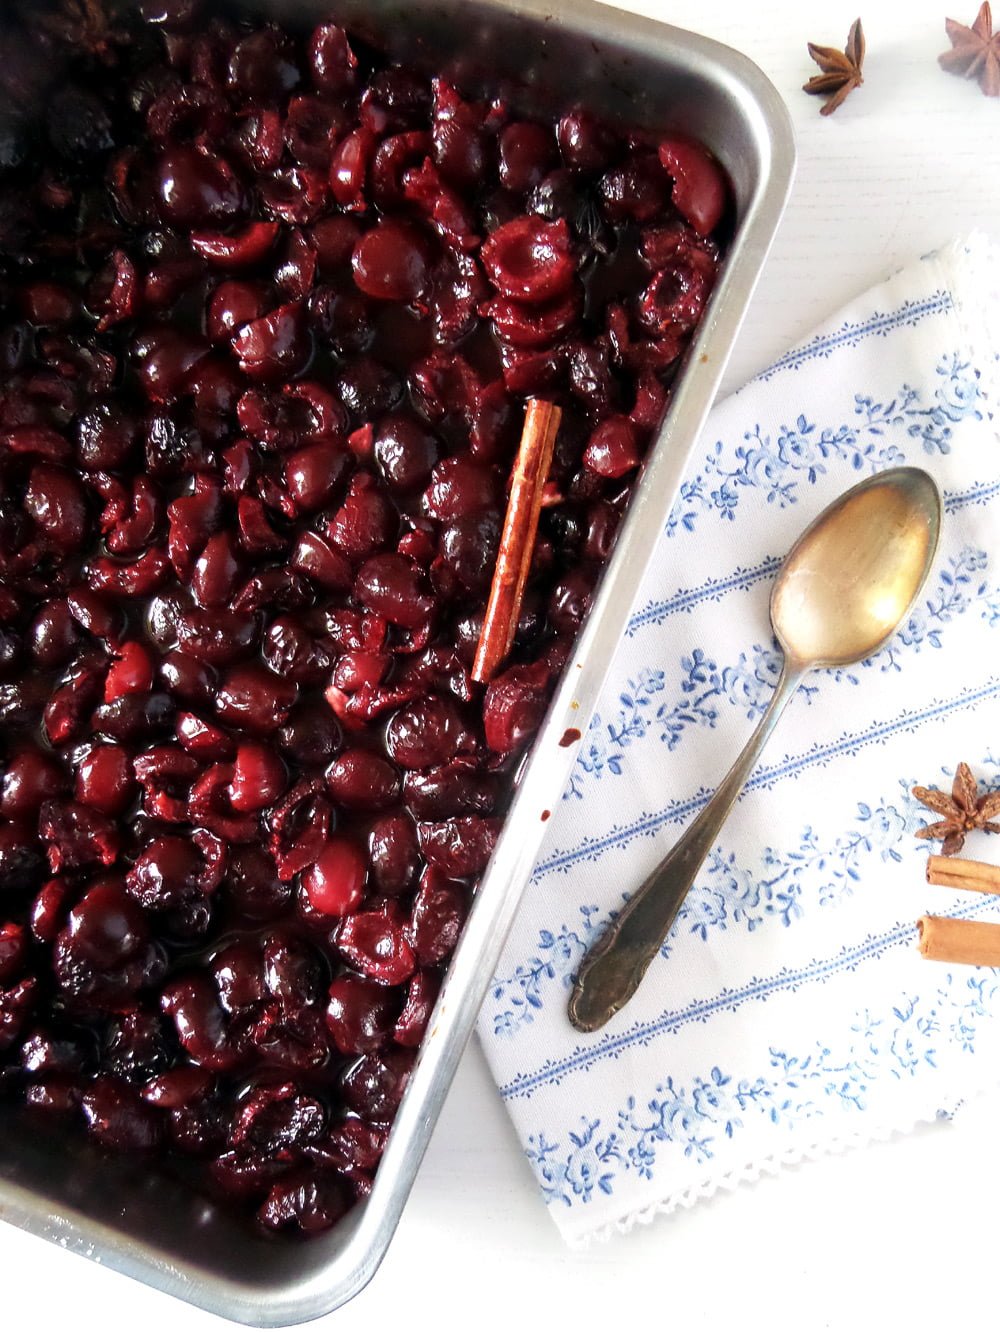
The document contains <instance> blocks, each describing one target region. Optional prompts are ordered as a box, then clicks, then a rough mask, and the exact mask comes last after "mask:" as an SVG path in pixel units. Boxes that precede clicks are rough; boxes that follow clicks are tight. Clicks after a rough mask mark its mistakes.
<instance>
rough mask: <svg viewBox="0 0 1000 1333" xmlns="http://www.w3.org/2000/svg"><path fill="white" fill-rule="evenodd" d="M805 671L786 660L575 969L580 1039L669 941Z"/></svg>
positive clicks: (621, 1001)
mask: <svg viewBox="0 0 1000 1333" xmlns="http://www.w3.org/2000/svg"><path fill="white" fill-rule="evenodd" d="M804 675H805V669H804V668H803V667H802V666H801V665H800V664H798V663H795V664H793V665H790V664H789V663H788V661H787V660H786V662H785V666H784V668H783V670H782V673H781V679H780V680H779V681H778V686H777V689H776V690H775V691H774V695H773V697H772V699H771V702H770V704H769V705H768V708H767V712H766V713H765V714H764V716H763V717H762V718H761V720H760V722H759V723H758V724H757V729H756V731H755V732H754V733H753V735H752V736H751V737H750V739H749V741H747V743H746V746H745V747H744V749H743V751H742V752H741V754H740V756H739V758H738V759H737V760H736V762H735V764H733V766H732V768H731V769H730V770H729V772H728V773H727V774H726V776H725V778H724V779H723V780H722V782H721V783H720V785H719V787H718V789H717V790H716V792H715V795H714V796H713V797H712V799H711V800H710V801H709V802H708V804H707V805H706V806H705V807H704V808H703V809H702V810H701V812H700V813H699V814H698V816H697V818H696V819H695V820H694V821H693V823H692V824H691V825H690V827H689V828H688V829H687V830H686V831H685V833H684V835H683V836H682V837H681V839H680V841H679V842H677V843H675V845H674V846H673V847H672V848H671V850H670V851H669V852H668V853H667V855H666V856H665V857H664V858H663V860H662V861H661V862H660V864H659V865H658V866H657V867H656V869H655V870H654V871H653V872H652V874H650V876H649V877H648V879H646V880H644V882H643V883H642V884H641V885H640V886H639V888H638V889H637V890H636V892H635V893H634V894H633V895H632V897H631V898H630V899H629V901H628V903H627V904H626V906H625V907H624V908H623V909H622V911H621V914H620V915H619V916H618V918H617V919H616V920H615V921H613V922H612V923H611V925H610V926H609V927H608V928H607V930H606V931H605V932H604V934H603V935H601V936H600V938H599V939H598V940H597V941H596V942H595V943H594V944H593V945H591V947H590V950H589V951H588V953H587V955H586V957H585V958H584V960H583V962H582V964H581V965H580V970H579V973H578V974H577V979H576V985H575V986H574V987H573V993H572V995H571V996H570V1001H569V1020H570V1022H571V1023H572V1024H573V1026H574V1027H575V1028H576V1029H577V1030H578V1031H580V1032H594V1031H596V1030H597V1028H600V1027H603V1026H604V1024H605V1023H607V1021H608V1020H609V1019H610V1018H612V1017H613V1016H614V1015H615V1014H616V1013H617V1012H618V1010H619V1009H621V1008H622V1007H623V1006H624V1005H626V1004H627V1003H628V1002H629V1000H630V999H631V998H632V996H633V995H634V994H635V991H636V989H637V987H638V985H639V983H640V982H641V981H642V979H643V977H644V976H645V975H646V968H647V967H649V964H650V963H651V962H652V960H653V958H654V956H655V955H656V953H657V951H658V950H659V948H660V945H661V944H662V943H663V941H664V940H665V939H666V937H667V933H668V931H669V930H670V927H671V926H672V925H673V924H674V918H675V917H676V916H677V913H678V912H679V911H680V907H681V904H682V903H683V901H684V899H685V898H686V897H687V892H688V890H689V889H690V887H691V885H692V884H693V883H694V879H695V876H696V875H697V873H698V871H699V869H700V867H701V863H702V862H703V861H704V859H705V857H706V856H707V855H708V853H709V850H710V849H711V848H712V846H713V845H714V844H715V840H716V838H717V837H718V835H719V830H720V829H721V828H722V825H723V824H724V822H725V820H726V817H727V816H728V814H729V812H730V810H731V809H732V808H733V805H734V804H735V803H736V798H737V797H738V796H739V794H740V792H741V791H742V790H743V787H744V784H745V783H746V780H747V778H748V777H749V776H750V773H751V771H752V769H753V767H754V765H755V764H756V763H757V760H758V759H759V758H760V753H761V751H762V750H763V748H764V746H765V745H766V744H767V741H768V738H769V737H770V735H771V732H772V731H773V730H774V727H775V723H776V722H777V721H778V718H779V717H780V716H781V714H782V712H783V711H784V708H785V705H786V704H787V703H788V701H789V699H790V698H791V697H792V695H793V694H794V693H795V691H796V690H797V689H798V687H799V684H800V682H801V680H802V677H803V676H804Z"/></svg>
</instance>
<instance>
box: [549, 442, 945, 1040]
mask: <svg viewBox="0 0 1000 1333" xmlns="http://www.w3.org/2000/svg"><path fill="white" fill-rule="evenodd" d="M940 527H941V498H940V496H939V495H938V491H937V487H936V486H935V485H934V482H933V481H932V480H931V478H930V477H929V476H928V475H927V473H926V472H922V471H921V470H920V469H919V468H913V467H900V468H893V469H891V470H890V471H888V472H880V473H878V474H877V475H876V476H874V477H870V478H869V479H868V480H867V481H863V482H861V483H860V485H858V486H854V487H853V488H852V489H851V490H849V491H847V492H846V493H845V494H844V495H842V496H841V497H840V499H839V500H835V501H834V503H833V504H832V505H830V506H829V508H827V509H824V511H823V512H822V514H820V515H819V517H818V518H817V519H816V520H815V521H814V522H813V523H812V524H811V525H810V527H808V528H807V529H806V531H805V532H804V533H803V534H802V536H801V537H800V538H799V540H798V541H797V542H796V543H795V545H794V546H793V547H792V549H791V551H789V553H788V555H787V556H786V557H785V561H784V563H783V565H782V566H781V569H780V571H779V573H778V577H777V580H776V581H775V584H774V587H773V589H772V590H771V628H772V629H773V631H774V635H775V638H776V639H777V640H778V643H779V644H780V645H781V648H782V651H783V652H784V655H785V661H784V666H783V668H782V672H781V678H780V680H779V681H778V685H777V688H776V689H775V691H774V697H773V698H772V700H771V703H770V705H769V706H768V709H767V712H766V713H765V714H764V716H763V717H762V718H761V720H760V722H759V724H758V726H757V730H756V731H755V732H754V734H753V735H752V736H751V737H750V740H749V741H748V742H747V745H746V747H745V749H744V750H743V753H742V754H741V755H740V757H739V758H738V759H737V760H736V763H735V764H733V766H732V768H731V769H730V770H729V772H728V774H727V775H726V777H725V778H724V780H723V781H722V783H721V785H720V786H719V788H718V790H717V791H716V793H715V795H714V796H713V797H712V799H711V800H710V801H709V802H708V804H707V805H706V806H705V807H704V809H703V810H702V811H701V813H700V814H699V815H698V817H697V818H696V819H695V820H694V822H693V823H692V824H691V826H690V827H689V828H688V830H687V832H686V833H685V834H684V835H683V837H682V838H681V839H680V841H679V842H678V843H677V844H676V845H675V846H674V847H673V849H672V850H671V851H670V852H668V853H667V855H666V856H665V857H664V859H663V860H662V861H661V862H660V864H659V865H658V866H657V867H656V869H655V870H654V871H653V873H652V874H651V875H650V876H649V878H648V879H646V880H645V881H644V883H643V884H641V885H640V887H639V888H638V890H637V891H636V892H635V893H634V894H633V895H632V897H631V898H630V899H629V901H628V903H627V905H626V906H625V908H624V909H623V910H622V912H621V915H620V916H619V917H618V918H617V920H616V921H614V922H613V923H612V924H611V925H610V926H609V927H608V929H607V930H606V931H605V932H604V934H603V935H602V936H601V937H600V938H599V939H598V940H597V941H596V943H594V944H593V945H592V946H591V948H590V951H589V952H588V953H587V955H586V957H585V958H584V960H583V963H582V964H581V967H580V971H579V974H578V976H577V980H576V985H575V986H574V987H573V993H572V995H571V996H570V1001H569V1020H570V1022H571V1023H572V1024H573V1026H574V1027H575V1028H577V1029H578V1030H579V1031H580V1032H594V1031H596V1029H597V1028H600V1027H603V1026H604V1024H605V1023H606V1022H607V1021H608V1019H610V1018H611V1017H612V1016H613V1015H614V1014H616V1013H617V1012H618V1010H619V1009H621V1008H622V1006H623V1005H626V1004H627V1003H628V1002H629V1000H630V999H631V998H632V996H633V995H634V994H635V991H636V988H637V987H638V985H639V983H640V982H641V981H642V978H643V977H644V976H645V974H646V969H647V968H648V967H649V964H650V963H651V961H652V960H653V958H654V957H655V955H656V953H657V952H658V950H659V948H660V946H661V944H662V943H663V941H664V940H665V939H666V937H667V933H668V932H669V930H670V927H671V926H672V925H673V924H674V920H675V918H676V916H677V913H678V911H679V910H680V907H681V904H682V903H683V901H684V899H685V897H686V896H687V892H688V890H689V889H690V887H691V885H692V884H693V883H694V879H695V876H696V875H697V873H698V870H699V868H700V867H701V863H702V862H703V861H704V859H705V857H706V856H707V855H708V852H709V850H710V849H711V848H712V846H713V845H714V844H715V841H716V839H717V837H718V835H719V830H720V829H721V828H722V825H723V823H724V822H725V820H726V818H727V816H728V815H729V812H730V810H731V809H732V808H733V805H734V804H735V802H736V798H737V797H738V796H739V794H740V792H741V791H742V790H743V786H744V784H745V783H746V780H747V778H748V777H749V776H750V773H751V770H752V769H753V767H754V765H755V764H756V763H757V760H758V759H759V758H760V754H761V751H762V750H763V748H764V746H765V744H766V743H767V740H768V738H769V736H770V735H771V732H772V731H773V730H774V725H775V723H776V722H777V720H778V718H779V717H780V716H781V714H782V712H783V711H784V708H785V705H786V704H787V703H788V701H789V699H790V698H791V697H792V695H793V694H794V693H795V691H796V690H797V689H798V687H799V685H800V683H801V681H802V678H803V677H804V676H805V674H806V672H807V671H811V670H812V669H813V668H814V667H839V666H847V665H849V664H850V663H852V662H859V661H860V660H861V659H862V658H864V657H869V656H870V655H871V654H872V653H874V652H877V651H878V650H879V649H880V648H881V647H882V646H883V644H884V643H886V641H887V640H888V639H890V638H891V637H892V635H893V634H894V633H895V632H896V629H897V627H898V626H899V624H900V622H901V621H902V620H903V619H904V618H905V617H906V615H907V613H908V611H909V609H910V607H911V606H912V605H913V602H914V600H915V598H916V596H917V593H918V592H919V591H920V588H921V586H922V584H923V582H924V579H925V578H926V577H927V573H928V571H929V569H930V566H931V561H932V560H933V559H934V551H935V548H936V547H937V541H938V533H939V531H940Z"/></svg>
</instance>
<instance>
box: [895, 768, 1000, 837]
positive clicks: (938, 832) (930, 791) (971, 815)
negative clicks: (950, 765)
mask: <svg viewBox="0 0 1000 1333" xmlns="http://www.w3.org/2000/svg"><path fill="white" fill-rule="evenodd" d="M913 795H914V796H915V797H916V798H917V800H918V801H919V802H920V803H921V805H926V806H927V808H928V810H933V811H934V813H935V814H936V815H943V816H944V818H943V819H941V820H939V821H938V822H937V823H935V824H928V825H927V827H926V828H922V829H918V830H917V837H918V838H931V839H937V838H943V839H944V841H943V842H942V844H941V855H942V856H953V855H954V854H955V852H960V851H961V850H962V845H963V844H964V842H965V835H966V834H967V833H971V832H972V830H973V829H982V830H983V831H984V832H986V833H1000V824H994V823H992V822H991V821H992V819H993V818H994V816H996V815H1000V791H991V792H987V794H986V795H985V796H980V795H979V789H978V787H977V784H976V779H975V778H974V777H973V776H972V769H971V768H970V767H969V765H968V764H959V766H958V768H956V769H955V780H954V782H953V783H952V784H951V796H946V795H945V793H944V792H943V791H938V789H937V788H936V787H914V788H913Z"/></svg>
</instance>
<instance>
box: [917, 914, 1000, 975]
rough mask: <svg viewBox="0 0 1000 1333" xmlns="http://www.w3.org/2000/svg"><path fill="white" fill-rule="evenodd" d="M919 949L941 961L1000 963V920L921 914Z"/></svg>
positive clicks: (989, 965) (977, 964)
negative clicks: (964, 919) (999, 921)
mask: <svg viewBox="0 0 1000 1333" xmlns="http://www.w3.org/2000/svg"><path fill="white" fill-rule="evenodd" d="M917 929H918V930H919V932H920V944H919V948H920V952H921V954H923V956H924V957H925V958H930V959H931V960H932V961H934V962H938V963H970V964H972V965H974V966H977V967H1000V924H997V923H995V922H991V921H963V920H961V919H956V918H955V917H950V916H922V917H921V918H920V920H919V921H918V922H917Z"/></svg>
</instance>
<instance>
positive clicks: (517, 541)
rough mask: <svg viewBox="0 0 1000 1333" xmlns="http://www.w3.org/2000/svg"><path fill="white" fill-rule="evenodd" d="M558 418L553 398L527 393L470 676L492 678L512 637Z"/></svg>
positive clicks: (559, 417)
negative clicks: (502, 521) (491, 577)
mask: <svg viewBox="0 0 1000 1333" xmlns="http://www.w3.org/2000/svg"><path fill="white" fill-rule="evenodd" d="M561 419H562V409H561V408H559V407H557V406H556V405H555V403H546V402H543V401H542V400H541V399H538V398H529V399H528V407H527V411H526V412H525V415H524V429H523V431H522V433H521V443H520V444H519V445H518V450H517V459H516V461H515V463H514V474H513V477H512V479H511V484H510V499H509V500H508V502H507V514H506V517H505V518H504V524H503V532H502V534H501V536H500V550H499V552H498V554H497V564H496V569H495V570H494V573H493V583H492V586H491V587H490V599H489V601H488V602H487V604H486V615H485V617H484V619H483V628H482V631H481V633H480V635H479V643H478V645H477V647H476V660H475V662H474V663H473V667H472V679H473V680H478V681H481V682H484V683H485V682H486V681H489V680H492V678H493V676H494V675H495V674H496V670H497V668H498V667H499V666H500V664H501V663H502V662H503V660H504V658H505V657H506V656H507V654H508V653H509V652H510V650H511V647H512V645H513V643H514V634H515V632H516V630H517V621H518V617H519V616H520V614H521V602H522V600H523V598H524V588H525V584H526V583H527V581H528V573H529V571H530V569H531V557H532V555H533V553H534V550H535V538H536V537H537V535H538V519H539V515H540V514H541V512H542V497H543V495H544V491H545V483H546V481H547V480H548V475H549V468H550V467H551V466H552V451H553V449H554V448H555V442H556V434H557V432H558V430H559V422H560V420H561Z"/></svg>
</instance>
